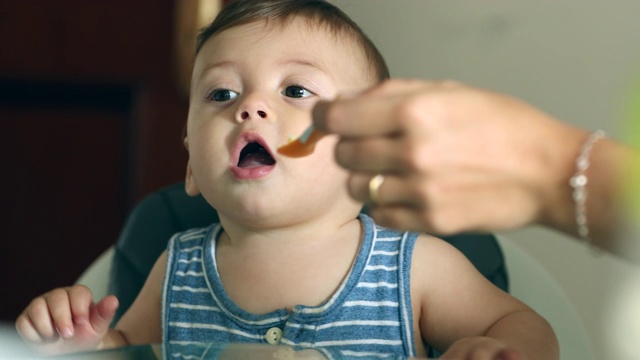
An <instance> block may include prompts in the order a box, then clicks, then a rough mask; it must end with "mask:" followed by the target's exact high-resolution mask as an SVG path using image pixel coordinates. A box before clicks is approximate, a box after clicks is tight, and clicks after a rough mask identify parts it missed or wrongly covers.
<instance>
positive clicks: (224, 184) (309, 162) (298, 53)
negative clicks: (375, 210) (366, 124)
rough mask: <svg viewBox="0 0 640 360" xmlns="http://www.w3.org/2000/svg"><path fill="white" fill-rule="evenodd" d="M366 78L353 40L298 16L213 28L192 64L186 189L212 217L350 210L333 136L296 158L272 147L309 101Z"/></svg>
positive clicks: (268, 218)
mask: <svg viewBox="0 0 640 360" xmlns="http://www.w3.org/2000/svg"><path fill="white" fill-rule="evenodd" d="M373 83H374V78H373V76H372V75H371V72H370V71H369V67H368V66H367V62H366V61H365V58H364V55H363V53H362V50H361V49H360V48H359V47H358V46H357V45H356V43H355V42H354V41H353V40H351V39H349V38H347V37H346V36H337V37H335V36H333V35H332V34H331V33H330V32H328V31H327V30H325V29H324V28H322V27H317V26H309V25H308V24H307V23H306V22H305V21H304V20H301V19H295V20H294V21H293V22H291V23H290V24H288V25H286V26H280V25H274V26H271V25H270V26H266V25H265V23H264V22H256V23H250V24H246V25H242V26H238V27H233V28H230V29H227V30H225V31H223V32H221V33H219V34H217V35H215V36H214V37H212V38H211V39H209V40H208V41H207V42H206V43H205V45H204V46H203V48H202V49H201V51H200V53H199V54H198V56H197V57H196V61H195V65H194V71H193V77H192V85H191V100H190V106H189V118H188V125H187V139H186V144H187V147H188V150H189V166H188V169H187V189H188V191H189V192H190V193H192V194H193V193H197V192H200V193H202V194H203V195H204V197H205V198H206V199H207V200H208V201H209V203H210V204H211V205H212V206H214V207H215V208H216V209H217V210H218V211H219V212H220V214H221V218H223V217H225V216H229V217H233V218H235V219H241V218H242V219H244V220H247V221H251V223H252V224H253V225H259V224H260V222H261V221H262V220H264V221H265V223H264V225H265V226H267V225H276V224H284V223H286V222H287V221H297V220H296V219H295V218H296V217H298V218H299V217H300V216H303V215H302V214H305V212H306V213H310V212H313V211H314V210H316V211H334V208H335V207H338V208H339V207H340V206H352V207H353V208H354V209H358V207H359V204H354V203H353V202H352V201H351V200H350V198H349V196H348V194H347V190H346V179H347V174H346V172H345V171H344V170H342V169H341V168H339V167H338V166H337V164H336V163H335V161H334V155H333V149H334V146H335V142H336V141H337V139H336V138H335V137H333V136H327V137H325V138H323V139H322V140H321V141H320V142H319V143H318V145H317V146H316V150H315V151H314V153H313V154H312V155H310V156H308V157H304V158H287V157H284V156H282V155H280V154H278V153H277V151H276V149H277V148H278V147H279V146H280V145H283V144H285V143H287V142H288V141H289V139H290V138H291V137H295V136H298V135H299V134H301V133H302V132H303V131H304V129H305V128H306V127H307V126H309V125H310V124H311V110H312V108H313V106H314V104H315V103H316V102H317V101H318V100H320V99H324V100H329V99H333V98H335V97H336V96H338V95H339V94H348V93H353V92H356V91H360V90H362V89H364V88H366V87H369V86H371V85H373ZM292 216H293V218H291V217H292ZM261 219H262V220H261Z"/></svg>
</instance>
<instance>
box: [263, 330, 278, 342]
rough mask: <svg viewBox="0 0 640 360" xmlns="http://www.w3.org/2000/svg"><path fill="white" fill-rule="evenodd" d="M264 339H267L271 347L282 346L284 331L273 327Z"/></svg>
mask: <svg viewBox="0 0 640 360" xmlns="http://www.w3.org/2000/svg"><path fill="white" fill-rule="evenodd" d="M264 337H265V338H266V339H267V342H268V343H269V344H271V345H278V344H280V340H282V330H281V329H279V328H277V327H272V328H271V329H269V330H267V333H266V334H264Z"/></svg>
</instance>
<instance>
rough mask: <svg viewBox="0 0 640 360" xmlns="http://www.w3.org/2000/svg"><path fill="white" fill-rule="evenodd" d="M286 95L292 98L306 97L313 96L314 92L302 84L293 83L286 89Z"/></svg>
mask: <svg viewBox="0 0 640 360" xmlns="http://www.w3.org/2000/svg"><path fill="white" fill-rule="evenodd" d="M284 95H285V96H288V97H292V98H304V97H309V96H312V95H313V94H312V93H311V91H309V90H307V89H305V88H303V87H302V86H298V85H291V86H287V88H286V89H284Z"/></svg>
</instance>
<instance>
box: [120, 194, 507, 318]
mask: <svg viewBox="0 0 640 360" xmlns="http://www.w3.org/2000/svg"><path fill="white" fill-rule="evenodd" d="M216 221H218V215H217V213H216V211H215V210H214V209H213V208H211V206H209V204H208V203H207V202H206V201H205V200H204V198H202V197H201V196H197V197H190V196H188V195H187V194H186V193H185V191H184V184H183V183H178V184H174V185H171V186H168V187H166V188H163V189H161V190H158V191H157V192H155V193H152V194H150V195H148V196H147V197H146V198H144V199H143V200H142V201H141V202H140V203H139V204H138V205H137V206H136V207H135V208H134V209H133V210H132V212H131V214H130V215H129V217H128V219H127V221H126V223H125V225H124V227H123V229H122V232H121V234H120V237H119V239H118V241H117V243H116V245H115V251H114V254H113V261H112V266H111V269H110V276H109V285H108V292H109V293H111V294H114V295H116V296H118V299H119V301H120V307H119V308H118V312H117V314H116V320H115V321H117V319H118V318H120V316H122V314H124V312H125V311H126V310H127V309H128V308H129V306H130V305H131V303H132V302H133V300H134V299H135V298H136V296H137V295H138V293H139V292H140V289H141V288H142V285H143V284H144V281H145V279H146V277H147V275H148V274H149V272H150V270H151V267H152V266H153V264H154V263H155V261H156V259H157V258H158V256H160V254H161V253H162V251H164V250H165V248H166V246H167V242H168V241H169V238H170V237H171V235H173V234H174V233H176V232H179V231H183V230H187V229H190V228H196V227H204V226H207V225H209V224H211V223H213V222H216ZM444 239H445V240H447V241H448V242H450V243H451V244H453V245H454V246H455V247H457V248H458V249H459V250H460V251H462V253H464V254H465V255H466V256H467V257H468V258H469V260H470V261H471V262H472V263H473V264H474V265H475V266H476V268H477V269H478V270H479V271H480V272H481V273H482V274H483V275H484V276H485V277H486V278H487V279H489V280H490V281H491V282H492V283H494V284H495V285H496V286H498V287H500V288H501V289H503V290H508V289H507V287H508V279H507V272H506V270H505V265H504V259H503V255H502V251H501V250H500V246H499V245H498V243H497V241H496V238H495V237H494V236H493V235H490V234H461V235H455V236H448V237H445V238H444Z"/></svg>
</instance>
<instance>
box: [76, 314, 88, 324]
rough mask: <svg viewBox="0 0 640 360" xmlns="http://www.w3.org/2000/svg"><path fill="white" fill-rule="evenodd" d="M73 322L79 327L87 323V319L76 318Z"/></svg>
mask: <svg viewBox="0 0 640 360" xmlns="http://www.w3.org/2000/svg"><path fill="white" fill-rule="evenodd" d="M73 322H75V323H76V324H78V325H82V324H84V323H86V322H87V318H85V317H84V316H82V317H76V318H74V319H73Z"/></svg>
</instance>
